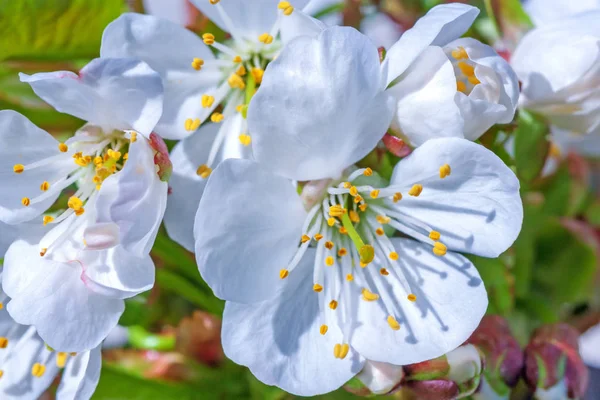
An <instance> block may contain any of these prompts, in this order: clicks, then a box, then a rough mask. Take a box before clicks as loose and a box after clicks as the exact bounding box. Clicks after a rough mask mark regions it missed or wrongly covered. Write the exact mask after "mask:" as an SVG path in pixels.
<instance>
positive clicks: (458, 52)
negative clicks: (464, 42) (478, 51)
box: [451, 46, 469, 60]
mask: <svg viewBox="0 0 600 400" xmlns="http://www.w3.org/2000/svg"><path fill="white" fill-rule="evenodd" d="M451 54H452V57H454V58H455V59H457V60H466V59H468V58H469V55H468V54H467V51H466V50H465V48H464V47H462V46H460V47H458V49H455V50H452V53H451Z"/></svg>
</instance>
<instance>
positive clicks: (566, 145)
mask: <svg viewBox="0 0 600 400" xmlns="http://www.w3.org/2000/svg"><path fill="white" fill-rule="evenodd" d="M551 133H552V136H551V137H552V142H553V143H554V144H556V145H557V146H558V147H559V148H560V149H561V152H562V153H567V152H569V151H574V152H576V153H577V154H581V155H584V156H587V157H599V156H600V132H595V133H590V134H587V135H581V134H579V135H578V134H575V133H572V132H568V131H565V130H562V129H558V128H555V127H552V129H551ZM0 254H1V252H0Z"/></svg>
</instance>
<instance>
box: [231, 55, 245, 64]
mask: <svg viewBox="0 0 600 400" xmlns="http://www.w3.org/2000/svg"><path fill="white" fill-rule="evenodd" d="M242 61H243V60H242V57H240V56H235V57H233V62H234V63H235V64H238V63H241V62H242Z"/></svg>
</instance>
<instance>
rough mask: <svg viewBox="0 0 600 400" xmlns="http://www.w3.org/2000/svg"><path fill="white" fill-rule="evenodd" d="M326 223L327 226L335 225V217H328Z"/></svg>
mask: <svg viewBox="0 0 600 400" xmlns="http://www.w3.org/2000/svg"><path fill="white" fill-rule="evenodd" d="M327 225H329V226H334V225H335V218H333V217H330V218H328V219H327Z"/></svg>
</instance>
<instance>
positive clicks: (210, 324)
mask: <svg viewBox="0 0 600 400" xmlns="http://www.w3.org/2000/svg"><path fill="white" fill-rule="evenodd" d="M220 337H221V321H220V320H219V319H218V318H216V317H214V316H212V315H211V314H209V313H206V312H202V311H196V312H194V314H193V315H192V316H191V317H187V318H184V319H182V320H181V322H180V323H179V326H178V327H177V333H176V338H177V339H176V345H175V347H176V349H177V351H179V352H180V353H182V354H184V355H186V356H188V357H191V358H193V359H195V360H196V361H198V362H200V363H202V364H209V365H214V364H217V363H219V362H220V361H221V360H222V359H223V349H222V347H221V339H220Z"/></svg>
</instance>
